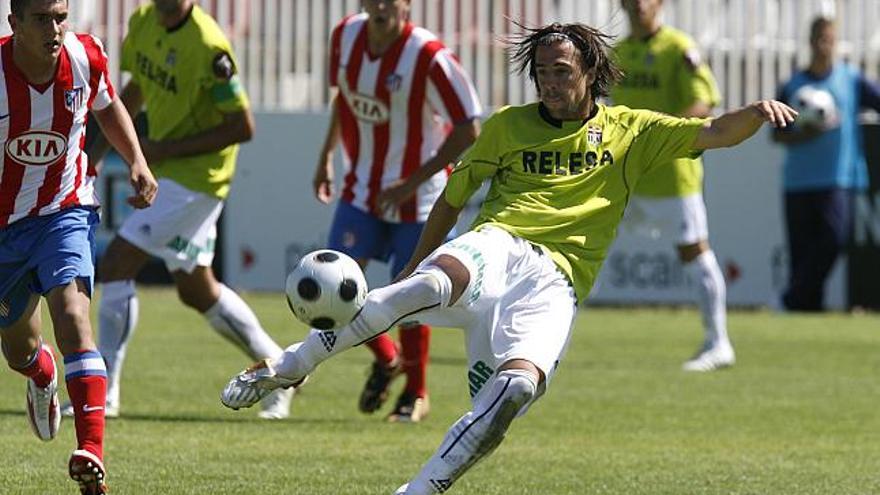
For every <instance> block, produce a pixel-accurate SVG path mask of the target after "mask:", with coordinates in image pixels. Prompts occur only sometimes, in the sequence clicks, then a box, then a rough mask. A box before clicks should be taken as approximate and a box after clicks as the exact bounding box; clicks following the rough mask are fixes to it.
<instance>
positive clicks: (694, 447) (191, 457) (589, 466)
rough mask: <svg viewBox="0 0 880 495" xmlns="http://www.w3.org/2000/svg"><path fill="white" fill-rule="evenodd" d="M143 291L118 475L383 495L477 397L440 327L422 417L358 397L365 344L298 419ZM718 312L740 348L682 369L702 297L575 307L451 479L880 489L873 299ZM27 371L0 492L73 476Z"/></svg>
mask: <svg viewBox="0 0 880 495" xmlns="http://www.w3.org/2000/svg"><path fill="white" fill-rule="evenodd" d="M140 295H141V315H142V316H141V322H140V326H139V328H138V332H137V334H136V335H135V337H134V340H133V343H132V346H131V347H130V350H129V358H128V362H127V365H126V373H125V375H124V378H123V385H124V386H123V415H124V417H123V418H122V419H118V420H111V421H109V423H108V429H107V454H106V458H107V468H108V471H109V478H108V481H109V484H110V486H111V488H112V492H113V494H211V495H220V494H308V495H318V494H328V495H329V494H333V495H337V494H346V495H347V494H390V493H392V492H393V490H394V489H395V488H397V486H398V485H400V484H402V483H403V482H405V481H406V480H407V479H408V478H409V476H411V475H412V474H414V473H415V472H416V471H417V470H418V469H419V466H420V465H421V463H422V462H423V461H425V460H426V459H427V458H428V457H429V456H430V455H431V453H432V452H433V450H434V448H435V447H436V446H437V445H438V443H439V442H440V439H441V438H442V436H443V434H444V432H445V431H446V429H447V427H448V426H449V425H450V424H451V423H452V422H453V421H455V420H456V419H457V418H458V417H459V416H460V415H461V414H462V413H463V412H464V411H466V410H467V409H468V408H469V402H468V397H467V386H466V381H465V366H464V364H465V357H464V352H463V345H462V343H463V339H462V334H461V332H460V331H459V330H447V329H442V330H438V331H436V332H435V333H434V338H433V342H432V348H431V355H432V366H431V368H430V375H429V386H430V390H431V394H432V395H431V402H432V414H431V416H430V417H429V418H428V420H427V421H426V422H425V423H422V424H419V425H391V424H386V423H384V422H383V416H364V415H362V414H360V413H359V412H358V411H357V409H356V400H357V395H358V392H359V390H360V387H361V385H362V382H363V380H364V378H365V372H366V367H367V366H368V364H369V362H370V357H369V353H368V352H367V351H366V350H364V349H355V350H352V351H349V352H348V353H346V354H343V355H342V356H339V357H338V358H336V359H335V360H332V361H330V362H328V363H326V364H325V365H324V366H323V367H322V368H321V369H320V370H319V371H318V373H317V374H316V375H314V377H313V380H312V381H311V382H310V383H309V385H307V386H306V387H305V388H304V390H303V391H302V392H301V394H300V395H299V396H298V397H297V399H296V400H295V404H294V414H293V417H292V418H291V419H289V420H285V421H281V422H266V421H262V420H259V419H257V417H256V411H255V410H248V411H240V412H233V411H229V410H226V409H224V408H223V407H222V406H221V405H220V401H219V392H220V390H221V388H222V387H223V385H224V384H225V383H226V381H227V379H228V378H229V377H230V376H231V375H232V374H234V373H236V372H237V371H238V370H239V369H241V368H242V367H244V366H245V365H246V364H248V363H247V361H246V359H245V358H244V357H243V356H242V355H240V354H239V353H238V352H237V351H236V350H235V349H233V348H232V347H231V346H229V345H228V344H227V343H226V342H225V341H223V340H222V339H220V338H219V337H217V336H216V335H215V334H214V333H213V332H211V331H210V330H209V327H208V326H207V324H206V323H205V322H204V321H203V320H202V319H201V317H200V316H198V315H197V314H195V313H193V312H191V311H188V310H186V309H184V308H183V307H182V306H181V305H180V304H179V303H178V302H177V300H176V298H175V295H174V293H173V292H172V291H169V290H142V291H141V292H140ZM246 298H247V300H248V301H249V302H251V303H252V304H253V307H254V309H255V310H256V312H257V313H258V314H259V315H260V317H261V319H262V320H263V323H264V325H265V326H266V327H267V328H269V329H270V330H271V332H272V333H273V335H274V336H276V337H277V339H278V340H279V341H280V342H282V343H283V344H285V345H286V344H288V343H291V342H293V341H295V340H299V339H300V338H301V337H302V336H303V334H304V332H305V328H304V327H303V326H302V325H299V324H297V323H295V322H294V321H293V318H292V317H291V316H290V315H289V313H288V310H287V307H286V305H285V304H284V302H283V299H282V298H281V296H279V295H271V294H260V295H254V294H250V295H247V297H246ZM44 321H48V318H45V319H44ZM729 326H730V331H731V335H732V337H733V340H734V344H735V345H736V347H737V352H738V364H737V366H736V367H735V368H733V369H730V370H726V371H722V372H718V373H712V374H707V375H697V374H685V373H683V372H681V371H679V365H680V363H681V361H682V360H684V359H685V358H686V357H688V356H689V355H690V354H691V353H692V352H693V350H694V349H695V347H696V346H697V343H698V341H699V340H700V338H701V331H700V323H699V316H698V314H697V313H696V312H694V311H693V310H665V309H656V310H655V309H623V308H621V309H596V308H590V309H588V310H585V311H583V312H582V313H581V316H580V319H579V320H578V324H577V328H576V330H575V333H574V336H573V339H572V345H571V348H570V350H569V352H568V355H567V358H566V360H565V361H564V362H563V364H562V366H561V368H560V371H559V373H558V375H557V377H556V379H555V381H554V383H553V386H552V388H551V389H550V391H549V393H548V394H547V396H545V397H544V398H543V399H542V400H541V401H540V402H538V403H537V404H536V405H535V406H534V407H533V408H532V410H531V411H530V412H529V414H528V415H526V416H525V417H523V418H521V419H520V420H518V421H516V422H515V423H514V425H513V427H512V428H511V431H510V432H509V434H508V438H507V440H506V441H505V442H504V444H502V446H501V447H500V448H499V449H498V450H497V451H496V453H495V454H494V455H493V456H492V457H490V458H489V459H488V460H486V461H484V462H483V463H481V464H480V465H478V466H477V467H476V468H474V469H473V470H472V471H471V472H470V473H469V474H468V475H467V476H465V477H464V478H463V479H462V480H461V481H460V482H459V483H458V484H457V485H456V487H455V488H453V489H452V490H451V493H457V494H458V493H460V494H480V495H488V494H504V495H508V494H578V495H580V494H626V495H638V494H652V495H653V494H669V495H673V494H674V495H683V494H685V495H689V494H713V495H714V494H742V495H746V494H749V495H752V494H797V495H806V494H815V495H846V494H852V495H856V494H858V495H863V494H864V495H867V494H880V318H878V317H877V316H870V315H869V316H864V315H862V316H850V315H826V316H798V315H773V314H768V313H765V312H733V313H732V314H731V315H730V323H729ZM396 385H397V386H398V387H399V386H400V383H397V384H396ZM24 387H25V384H24V380H23V379H22V378H21V377H20V376H18V375H16V374H14V373H12V372H11V371H8V370H7V371H6V372H4V373H0V493H2V494H51V495H55V494H65V493H75V492H76V490H75V487H74V484H73V483H72V482H71V481H69V480H68V479H67V475H66V461H67V457H68V455H69V454H70V451H71V450H72V448H73V446H74V443H73V442H74V440H73V438H74V429H73V425H72V423H71V422H70V421H69V420H68V421H65V422H64V423H63V424H62V430H61V433H60V434H59V437H58V438H56V439H55V440H54V441H53V442H51V443H47V444H43V443H41V442H40V441H38V440H37V439H36V437H35V436H34V435H33V434H32V433H31V431H30V429H29V428H28V425H27V420H26V418H25V415H24V400H25V397H24ZM386 409H387V407H386Z"/></svg>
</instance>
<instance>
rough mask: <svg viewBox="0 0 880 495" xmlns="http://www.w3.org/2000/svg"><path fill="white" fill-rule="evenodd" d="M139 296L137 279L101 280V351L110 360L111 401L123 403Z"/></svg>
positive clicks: (110, 402)
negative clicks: (127, 355)
mask: <svg viewBox="0 0 880 495" xmlns="http://www.w3.org/2000/svg"><path fill="white" fill-rule="evenodd" d="M138 309H139V304H138V298H137V293H136V292H135V285H134V280H118V281H114V282H106V283H104V284H101V301H100V306H99V308H98V352H100V353H101V356H103V357H104V362H105V363H107V403H109V404H113V405H116V406H118V405H119V393H120V389H119V383H120V380H121V378H122V366H123V364H124V363H125V351H126V349H127V348H128V342H129V341H130V340H131V337H132V335H134V329H135V327H136V326H137V320H138Z"/></svg>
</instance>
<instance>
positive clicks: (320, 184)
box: [312, 157, 334, 205]
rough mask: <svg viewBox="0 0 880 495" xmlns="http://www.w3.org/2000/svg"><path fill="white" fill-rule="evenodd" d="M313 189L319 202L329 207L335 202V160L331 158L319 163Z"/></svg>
mask: <svg viewBox="0 0 880 495" xmlns="http://www.w3.org/2000/svg"><path fill="white" fill-rule="evenodd" d="M312 187H313V188H314V190H315V197H316V198H318V201H320V202H321V203H324V204H325V205H329V204H330V203H331V202H332V201H333V194H334V192H333V160H331V159H330V158H329V157H328V158H324V159H322V160H321V161H319V162H318V166H317V167H316V168H315V177H314V178H313V179H312Z"/></svg>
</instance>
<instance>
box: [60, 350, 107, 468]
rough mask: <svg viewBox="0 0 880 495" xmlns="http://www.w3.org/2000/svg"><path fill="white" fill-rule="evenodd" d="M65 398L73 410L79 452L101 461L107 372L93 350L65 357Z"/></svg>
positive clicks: (97, 353)
mask: <svg viewBox="0 0 880 495" xmlns="http://www.w3.org/2000/svg"><path fill="white" fill-rule="evenodd" d="M64 377H65V379H66V380H67V394H68V395H69V396H70V403H71V405H72V406H73V419H74V423H75V426H76V441H77V445H78V447H77V448H79V449H84V450H88V451H89V452H91V453H93V454H95V455H96V456H98V458H99V459H102V460H103V458H104V407H105V406H106V404H105V401H106V398H107V369H106V368H105V367H104V359H103V358H102V357H101V354H100V353H99V352H98V351H95V350H80V351H77V352H74V353H71V354H68V355H66V356H64Z"/></svg>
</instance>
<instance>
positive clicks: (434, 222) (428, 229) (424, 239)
mask: <svg viewBox="0 0 880 495" xmlns="http://www.w3.org/2000/svg"><path fill="white" fill-rule="evenodd" d="M459 214H461V208H456V207H455V206H452V205H451V204H449V201H447V200H446V192H445V191H444V193H443V194H441V195H440V197H439V198H437V202H436V203H434V207H433V208H432V209H431V214H430V215H428V221H427V222H426V223H425V228H424V229H422V235H421V236H420V237H419V243H418V244H416V248H415V250H413V254H412V257H411V258H410V260H409V262H408V263H407V264H406V267H404V269H403V270H401V272H400V273H399V274H398V275H397V277H395V279H394V281H395V282H396V281H398V280H401V279H404V278H406V277H408V276H409V275H410V274H411V273H412V272H413V270H415V269H416V267H417V266H418V265H419V263H421V262H422V260H423V259H425V258H426V257H427V256H428V255H429V254H431V253H432V252H434V250H435V249H437V248H438V247H440V245H441V244H443V241H445V240H446V236H447V235H449V231H450V230H452V227H454V226H455V223H456V222H458V216H459Z"/></svg>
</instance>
